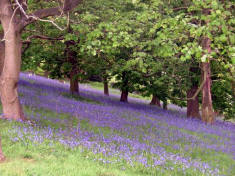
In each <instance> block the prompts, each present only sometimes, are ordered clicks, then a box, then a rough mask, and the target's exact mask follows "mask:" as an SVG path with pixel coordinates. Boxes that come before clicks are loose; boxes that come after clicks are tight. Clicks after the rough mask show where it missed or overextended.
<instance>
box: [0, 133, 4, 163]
mask: <svg viewBox="0 0 235 176" xmlns="http://www.w3.org/2000/svg"><path fill="white" fill-rule="evenodd" d="M4 160H5V156H4V155H3V152H2V143H1V137H0V162H2V161H4Z"/></svg>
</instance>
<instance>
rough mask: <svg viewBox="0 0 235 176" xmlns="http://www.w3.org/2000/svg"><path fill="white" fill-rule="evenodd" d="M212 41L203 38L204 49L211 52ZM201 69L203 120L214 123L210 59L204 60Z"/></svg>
mask: <svg viewBox="0 0 235 176" xmlns="http://www.w3.org/2000/svg"><path fill="white" fill-rule="evenodd" d="M210 44H211V41H210V39H209V38H208V37H205V38H203V41H202V47H203V49H204V50H207V51H208V52H209V53H210V52H211V47H210ZM201 69H202V70H201V71H202V77H203V79H202V80H203V81H204V82H205V83H204V86H203V88H202V120H203V121H204V122H206V123H210V124H212V123H213V122H214V112H213V106H212V98H211V82H212V81H211V70H210V60H209V59H208V61H207V62H202V64H201Z"/></svg>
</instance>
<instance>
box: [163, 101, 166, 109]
mask: <svg viewBox="0 0 235 176" xmlns="http://www.w3.org/2000/svg"><path fill="white" fill-rule="evenodd" d="M163 109H165V110H167V100H164V101H163Z"/></svg>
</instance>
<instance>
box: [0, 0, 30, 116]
mask: <svg viewBox="0 0 235 176" xmlns="http://www.w3.org/2000/svg"><path fill="white" fill-rule="evenodd" d="M4 2H5V1H4ZM4 5H5V6H4ZM4 5H3V7H1V9H2V11H1V10H0V13H1V14H3V17H2V18H1V23H2V27H3V30H4V32H5V37H4V39H5V40H4V43H5V58H7V59H5V58H4V64H3V69H2V73H1V78H0V93H1V102H2V107H3V115H4V117H5V118H10V119H15V120H19V119H22V120H25V117H24V114H23V111H22V107H21V105H20V101H19V98H18V90H17V88H18V81H19V74H20V67H21V47H22V43H21V33H20V31H18V30H17V28H16V26H15V25H16V24H15V23H13V22H12V23H9V22H10V20H11V17H12V13H10V10H4V9H8V6H7V5H8V4H4Z"/></svg>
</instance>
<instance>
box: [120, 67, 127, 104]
mask: <svg viewBox="0 0 235 176" xmlns="http://www.w3.org/2000/svg"><path fill="white" fill-rule="evenodd" d="M122 82H123V85H122V94H121V98H120V101H121V102H128V92H129V91H128V89H129V88H128V77H127V72H126V71H124V72H122Z"/></svg>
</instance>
